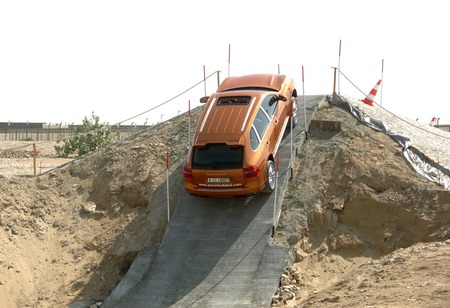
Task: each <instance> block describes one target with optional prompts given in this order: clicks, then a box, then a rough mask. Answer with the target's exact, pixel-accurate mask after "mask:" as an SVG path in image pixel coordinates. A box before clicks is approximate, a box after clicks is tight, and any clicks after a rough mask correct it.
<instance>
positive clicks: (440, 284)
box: [0, 104, 450, 307]
mask: <svg viewBox="0 0 450 308" xmlns="http://www.w3.org/2000/svg"><path fill="white" fill-rule="evenodd" d="M199 113H200V110H195V111H194V112H193V116H192V119H193V123H192V127H195V125H196V123H195V119H198V116H199ZM329 121H331V122H329ZM187 127H188V117H187V115H180V116H179V117H177V118H174V119H172V120H170V121H167V122H164V123H162V124H159V125H156V126H154V127H152V128H150V129H149V130H147V131H144V132H141V133H139V134H137V135H135V136H133V137H131V138H128V139H126V140H123V141H122V142H120V143H116V144H114V145H112V146H110V147H107V148H105V149H102V150H100V151H98V152H95V153H92V154H90V155H87V156H85V157H82V158H80V159H77V160H74V161H72V162H71V163H69V164H68V165H66V166H64V167H62V168H59V169H55V170H53V171H52V172H50V173H46V174H42V175H40V176H39V177H37V178H36V179H34V178H31V177H25V176H20V174H18V173H17V172H14V170H16V169H15V168H16V167H18V165H20V161H18V160H14V163H10V164H9V166H8V169H7V172H2V173H1V175H3V176H1V177H0V227H1V228H0V307H67V306H68V305H70V304H71V303H72V304H73V303H79V302H83V303H85V304H86V305H87V306H89V305H100V304H101V302H102V300H103V299H104V298H106V297H107V295H108V294H109V293H110V292H111V291H112V290H113V288H114V287H115V286H116V285H117V283H118V282H119V281H120V279H121V278H122V277H123V276H124V274H125V273H126V271H127V269H128V268H129V266H130V264H131V263H132V261H133V259H134V258H135V256H136V255H137V254H138V252H139V251H140V250H142V249H143V247H146V246H147V245H151V244H157V243H158V241H159V240H160V239H161V236H162V235H163V233H164V228H165V226H166V220H167V212H166V169H165V153H166V152H168V153H169V156H170V162H171V176H170V183H171V184H170V188H171V189H170V199H169V200H170V204H171V206H172V210H173V207H174V206H175V205H176V203H177V197H178V196H179V192H180V191H181V189H183V188H182V176H181V169H180V165H181V164H182V162H183V160H184V157H185V154H186V148H187V140H188V139H187V138H188V136H187V135H188V132H187ZM412 137H414V136H412ZM430 138H432V136H430ZM0 144H1V142H0ZM51 146H53V145H51ZM41 149H42V146H41ZM44 152H45V151H44V149H42V151H41V155H43V153H44ZM0 153H2V154H1V155H4V156H1V157H2V160H4V161H5V160H6V159H9V158H6V157H5V155H6V154H5V153H6V152H4V151H3V152H2V151H0ZM7 155H9V156H8V157H10V156H11V153H10V151H8V153H7ZM23 159H24V160H26V159H28V160H27V162H29V157H28V158H23ZM2 170H3V169H2ZM449 209H450V191H448V190H445V189H443V188H441V187H440V186H438V185H436V184H434V183H432V182H429V181H428V180H426V179H424V178H422V177H421V176H420V175H419V174H417V173H416V172H415V171H413V170H412V168H411V167H410V166H409V165H408V163H407V161H406V160H405V159H404V158H403V156H402V154H401V148H400V146H398V145H397V144H396V142H395V141H393V140H392V139H391V138H390V137H388V136H386V135H384V134H383V133H380V132H377V131H374V130H372V129H370V128H368V127H366V126H364V125H363V124H361V123H359V122H358V121H357V120H356V119H355V118H353V117H352V116H351V115H350V113H348V112H347V111H346V110H343V109H341V108H340V107H337V106H330V105H327V104H324V105H323V106H322V107H321V109H319V110H318V112H317V113H316V115H315V118H314V121H313V123H312V125H311V128H310V131H309V133H308V139H307V140H306V141H305V143H304V144H303V146H302V147H301V149H299V151H298V153H297V162H296V165H295V168H294V178H293V179H292V180H291V182H290V183H289V188H288V191H287V192H286V195H285V200H284V203H283V209H282V214H281V218H280V222H279V226H278V228H277V230H276V233H275V236H274V240H276V241H278V242H280V243H282V244H285V245H290V246H291V247H292V248H293V250H295V255H296V261H295V263H294V264H292V265H291V266H290V267H289V268H287V269H286V270H285V272H284V273H282V276H281V279H280V288H279V290H278V292H277V294H275V295H274V299H273V306H278V307H294V306H295V307H321V306H323V307H325V306H326V307H333V306H336V307H365V306H373V307H444V306H447V305H448V303H449V302H450V291H449V290H450V288H449V284H450V270H449V268H450V258H449V256H450V240H449V218H450V211H449ZM280 274H281V273H280ZM96 303H97V304H96Z"/></svg>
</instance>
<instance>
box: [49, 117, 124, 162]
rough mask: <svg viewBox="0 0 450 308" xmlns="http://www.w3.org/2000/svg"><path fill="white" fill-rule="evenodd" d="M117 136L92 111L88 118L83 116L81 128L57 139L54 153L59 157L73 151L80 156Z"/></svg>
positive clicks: (106, 143)
mask: <svg viewBox="0 0 450 308" xmlns="http://www.w3.org/2000/svg"><path fill="white" fill-rule="evenodd" d="M117 136H118V133H113V132H112V131H111V130H110V128H109V127H108V126H107V125H106V124H105V123H103V124H101V123H100V118H99V116H97V115H95V114H94V113H92V115H91V118H90V119H88V118H87V117H84V119H83V129H79V128H77V129H76V130H75V132H74V133H73V136H71V137H70V138H67V139H64V140H58V142H57V145H55V150H56V154H57V155H58V156H59V157H68V156H69V155H71V154H74V153H77V154H78V156H82V155H84V154H87V153H89V152H92V151H94V150H97V149H99V148H101V147H103V146H105V145H108V144H111V143H113V142H114V140H115V139H116V138H117ZM60 142H62V144H61V145H59V143H60Z"/></svg>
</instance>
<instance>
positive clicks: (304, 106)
mask: <svg viewBox="0 0 450 308" xmlns="http://www.w3.org/2000/svg"><path fill="white" fill-rule="evenodd" d="M302 88H303V113H304V117H305V137H306V139H308V126H307V124H306V101H305V73H304V69H303V65H302Z"/></svg>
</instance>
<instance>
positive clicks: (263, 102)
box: [183, 74, 296, 197]
mask: <svg viewBox="0 0 450 308" xmlns="http://www.w3.org/2000/svg"><path fill="white" fill-rule="evenodd" d="M295 97H296V90H295V84H294V82H293V80H292V79H290V78H289V77H286V76H284V75H269V74H258V75H247V76H242V77H229V78H227V79H225V80H224V81H223V83H222V84H221V85H220V87H219V89H218V90H217V92H216V93H214V94H213V95H212V96H211V97H207V98H205V100H207V103H206V106H205V108H204V110H203V114H202V116H201V118H200V121H199V124H198V126H197V130H196V133H195V137H194V142H193V145H192V147H191V148H190V149H189V152H188V155H187V159H186V163H185V166H184V169H183V175H184V183H185V189H186V191H187V192H188V193H190V194H192V195H197V196H207V197H235V196H247V195H252V194H257V193H260V192H262V191H265V192H271V191H272V190H273V189H274V183H275V181H274V176H275V164H274V157H275V155H276V152H277V150H278V147H279V144H280V142H281V139H282V136H283V133H284V130H285V128H286V126H287V123H288V122H289V120H290V119H292V120H293V121H294V123H296V119H294V117H293V116H292V115H293V112H292V111H293V108H294V107H293V106H294V105H293V101H294V100H295Z"/></svg>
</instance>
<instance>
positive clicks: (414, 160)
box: [340, 97, 450, 189]
mask: <svg viewBox="0 0 450 308" xmlns="http://www.w3.org/2000/svg"><path fill="white" fill-rule="evenodd" d="M340 98H341V100H340V101H341V102H342V103H344V104H345V105H347V106H348V108H349V110H350V113H351V114H353V115H354V116H355V117H356V118H357V119H358V120H359V121H361V122H362V123H364V124H366V125H367V126H369V127H371V128H373V129H375V130H378V131H381V132H383V133H385V134H386V135H388V136H391V137H392V138H393V139H394V140H395V141H397V142H398V143H399V144H400V145H401V146H402V147H403V155H404V156H405V158H406V159H407V160H408V162H409V163H410V164H411V166H412V167H413V168H414V169H415V170H416V171H417V172H418V173H420V174H421V175H423V176H424V177H426V178H427V179H428V180H430V181H433V182H436V183H438V184H439V185H441V186H443V187H444V188H445V189H449V187H450V172H449V171H448V170H446V169H445V168H443V167H442V166H440V165H439V164H438V163H436V162H432V161H430V159H428V158H427V157H426V155H425V154H424V153H422V152H420V151H419V150H418V149H416V148H414V147H413V146H412V144H413V141H412V139H411V138H409V137H408V136H404V135H402V134H399V133H396V132H395V131H392V130H390V129H389V127H388V125H387V123H385V122H384V121H383V120H380V119H375V118H372V117H370V116H368V115H367V114H366V113H364V112H363V111H361V110H360V109H359V107H358V106H355V105H353V104H351V103H349V102H348V101H347V100H345V99H344V98H342V97H340Z"/></svg>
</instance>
